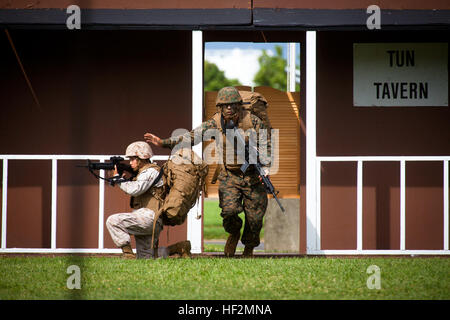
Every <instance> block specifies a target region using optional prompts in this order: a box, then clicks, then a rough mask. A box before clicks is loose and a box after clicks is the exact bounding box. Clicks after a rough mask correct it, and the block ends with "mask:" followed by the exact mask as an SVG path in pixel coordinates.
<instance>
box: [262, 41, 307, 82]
mask: <svg viewBox="0 0 450 320" xmlns="http://www.w3.org/2000/svg"><path fill="white" fill-rule="evenodd" d="M275 50H276V53H275V55H274V56H270V55H269V54H267V51H266V50H263V51H262V55H261V56H260V57H259V58H258V62H259V71H258V72H257V73H256V74H255V77H254V78H253V82H254V83H255V86H268V87H272V88H275V89H278V90H282V91H286V87H287V73H286V69H287V62H286V60H285V59H284V58H283V48H282V47H281V46H275ZM297 70H300V68H299V66H297ZM296 90H297V91H298V90H300V85H299V83H298V82H297V83H296Z"/></svg>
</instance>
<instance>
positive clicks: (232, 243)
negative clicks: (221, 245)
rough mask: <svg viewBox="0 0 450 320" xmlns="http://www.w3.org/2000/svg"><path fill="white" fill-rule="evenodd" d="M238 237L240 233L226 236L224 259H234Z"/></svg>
mask: <svg viewBox="0 0 450 320" xmlns="http://www.w3.org/2000/svg"><path fill="white" fill-rule="evenodd" d="M240 237H241V233H240V232H238V233H232V234H230V235H229V236H228V239H227V242H226V243H225V250H224V253H225V257H234V253H235V252H236V247H237V244H238V242H239V238H240Z"/></svg>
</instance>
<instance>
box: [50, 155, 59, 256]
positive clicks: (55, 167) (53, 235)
mask: <svg viewBox="0 0 450 320" xmlns="http://www.w3.org/2000/svg"><path fill="white" fill-rule="evenodd" d="M57 161H58V160H57V159H56V158H53V159H52V213H51V214H52V225H51V249H56V211H57V197H58V162H57Z"/></svg>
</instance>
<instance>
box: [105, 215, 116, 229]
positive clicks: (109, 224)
mask: <svg viewBox="0 0 450 320" xmlns="http://www.w3.org/2000/svg"><path fill="white" fill-rule="evenodd" d="M116 225H117V215H116V214H113V215H111V216H109V217H108V219H106V226H107V227H108V228H111V227H113V226H116Z"/></svg>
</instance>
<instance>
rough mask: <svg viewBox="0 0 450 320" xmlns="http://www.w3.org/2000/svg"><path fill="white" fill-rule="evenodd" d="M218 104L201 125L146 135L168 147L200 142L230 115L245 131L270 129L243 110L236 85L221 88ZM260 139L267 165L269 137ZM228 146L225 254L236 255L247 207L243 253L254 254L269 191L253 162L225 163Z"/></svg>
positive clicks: (222, 198) (223, 194)
mask: <svg viewBox="0 0 450 320" xmlns="http://www.w3.org/2000/svg"><path fill="white" fill-rule="evenodd" d="M216 106H217V109H218V111H219V112H218V113H216V114H215V115H214V117H213V118H212V119H209V120H207V121H205V122H203V123H202V124H201V125H200V126H199V127H197V128H195V129H194V130H192V131H191V132H189V133H187V134H185V135H182V136H178V137H174V138H168V139H160V138H158V137H156V136H155V135H153V134H150V133H147V134H145V135H144V138H145V139H146V141H147V142H151V143H153V144H155V145H159V146H162V147H168V148H174V147H175V146H176V145H178V144H180V143H184V142H186V141H189V142H190V143H191V144H197V143H200V142H202V137H203V135H204V134H205V132H206V131H207V130H211V129H215V130H220V131H221V129H222V128H221V126H222V124H224V123H225V122H227V121H229V120H230V119H232V120H234V123H236V124H237V125H238V127H239V128H241V129H243V130H244V132H245V131H246V130H247V129H249V128H250V127H251V129H254V130H255V131H256V133H257V134H258V133H259V132H260V130H261V129H267V130H268V129H269V128H267V127H266V126H265V124H264V123H263V121H261V120H260V119H259V118H258V117H257V116H255V115H253V114H251V113H250V112H248V111H245V110H243V108H242V98H241V96H240V94H239V91H238V90H237V89H236V88H234V87H225V88H222V89H221V90H220V91H219V93H218V95H217V99H216ZM222 119H223V120H222ZM221 120H222V121H221ZM224 132H225V130H224ZM266 137H267V136H266ZM222 140H223V141H226V137H223V139H222ZM259 141H260V144H266V146H267V154H269V156H265V157H264V159H261V160H262V161H261V162H262V163H263V164H264V165H266V166H268V165H269V164H270V141H269V140H268V139H267V138H266V139H265V138H264V136H261V139H260V140H259ZM216 143H217V146H218V148H219V149H220V147H221V146H220V144H221V143H220V142H219V141H217V139H216ZM223 146H224V145H223ZM225 149H226V148H225V147H223V149H221V151H222V153H223V163H224V165H220V168H221V169H222V170H221V171H220V173H219V175H218V180H219V206H220V207H221V208H222V212H221V216H222V218H223V227H224V229H225V231H226V232H228V233H230V235H229V237H228V239H227V243H226V245H225V255H226V256H229V257H231V256H234V253H235V251H236V246H237V243H238V242H239V238H240V230H241V227H242V219H241V218H240V217H239V216H238V214H239V213H241V212H242V211H244V213H245V225H244V230H243V234H242V239H241V241H242V243H243V244H244V245H245V248H244V254H243V255H244V256H252V255H253V249H254V248H255V247H257V246H258V245H259V244H260V232H261V228H262V226H263V217H264V214H265V212H266V208H267V192H266V189H265V187H264V185H263V184H262V182H261V180H260V178H259V176H258V173H257V171H256V169H255V168H254V167H253V166H250V167H249V168H248V169H247V171H246V172H245V173H242V172H241V170H240V167H241V164H242V163H239V164H238V163H237V160H236V157H235V158H234V161H235V162H234V163H226V161H225V159H226V151H225ZM235 151H236V150H235ZM235 156H236V153H235ZM262 156H263V155H261V157H262Z"/></svg>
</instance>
